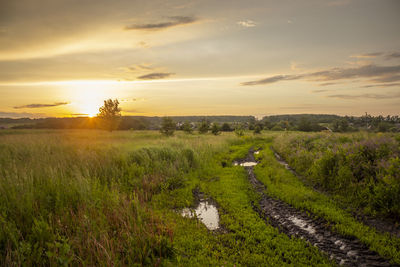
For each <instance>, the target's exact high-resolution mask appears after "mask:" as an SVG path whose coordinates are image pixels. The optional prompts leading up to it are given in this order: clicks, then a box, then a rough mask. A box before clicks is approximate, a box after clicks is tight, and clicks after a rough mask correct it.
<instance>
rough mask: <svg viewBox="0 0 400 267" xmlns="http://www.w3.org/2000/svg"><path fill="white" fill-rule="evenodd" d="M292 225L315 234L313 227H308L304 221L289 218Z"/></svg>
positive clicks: (293, 217)
mask: <svg viewBox="0 0 400 267" xmlns="http://www.w3.org/2000/svg"><path fill="white" fill-rule="evenodd" d="M288 219H289V220H290V221H291V222H292V223H294V224H295V225H296V226H298V227H299V228H300V229H301V230H304V231H307V232H308V233H310V234H315V229H314V227H312V226H311V225H308V224H307V222H305V221H304V220H302V219H300V218H297V217H295V216H291V217H289V218H288Z"/></svg>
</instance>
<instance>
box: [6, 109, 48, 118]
mask: <svg viewBox="0 0 400 267" xmlns="http://www.w3.org/2000/svg"><path fill="white" fill-rule="evenodd" d="M43 117H45V114H43V113H26V112H2V111H0V118H13V119H17V118H43Z"/></svg>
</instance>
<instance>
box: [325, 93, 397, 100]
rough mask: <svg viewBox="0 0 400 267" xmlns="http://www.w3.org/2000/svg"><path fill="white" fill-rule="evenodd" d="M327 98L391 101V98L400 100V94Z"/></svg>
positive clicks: (333, 96) (330, 96)
mask: <svg viewBox="0 0 400 267" xmlns="http://www.w3.org/2000/svg"><path fill="white" fill-rule="evenodd" d="M327 97H329V98H338V99H344V100H357V99H362V98H366V99H392V98H400V93H393V94H359V95H345V94H342V95H328V96H327Z"/></svg>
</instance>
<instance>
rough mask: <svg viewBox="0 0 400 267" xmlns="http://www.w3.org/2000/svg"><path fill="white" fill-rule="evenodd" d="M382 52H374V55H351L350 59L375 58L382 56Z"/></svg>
mask: <svg viewBox="0 0 400 267" xmlns="http://www.w3.org/2000/svg"><path fill="white" fill-rule="evenodd" d="M382 55H383V53H382V52H373V53H364V54H358V55H351V56H350V57H352V58H375V57H379V56H382Z"/></svg>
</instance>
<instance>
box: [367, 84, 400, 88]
mask: <svg viewBox="0 0 400 267" xmlns="http://www.w3.org/2000/svg"><path fill="white" fill-rule="evenodd" d="M393 86H399V87H400V83H380V84H369V85H364V86H363V87H364V88H370V87H393Z"/></svg>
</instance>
